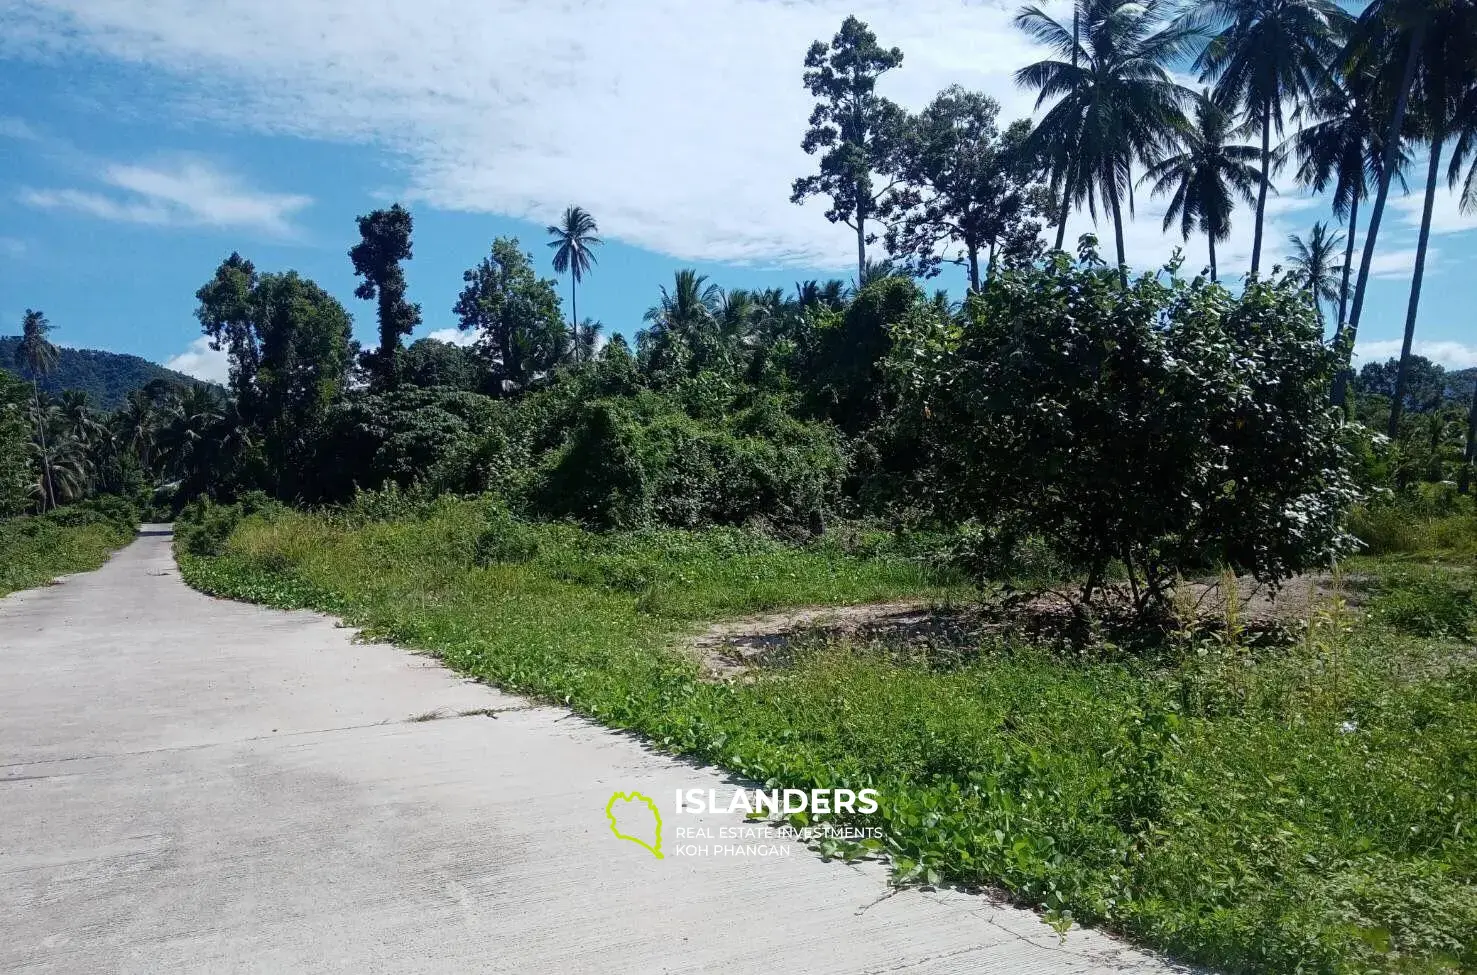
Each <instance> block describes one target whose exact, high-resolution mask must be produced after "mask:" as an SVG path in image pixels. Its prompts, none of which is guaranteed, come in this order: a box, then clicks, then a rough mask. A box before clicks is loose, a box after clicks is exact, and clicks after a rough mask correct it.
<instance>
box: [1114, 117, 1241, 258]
mask: <svg viewBox="0 0 1477 975" xmlns="http://www.w3.org/2000/svg"><path fill="white" fill-rule="evenodd" d="M1231 123H1232V119H1231V114H1230V113H1229V112H1227V111H1226V110H1225V109H1224V108H1222V107H1221V106H1219V105H1217V104H1216V103H1215V100H1214V99H1213V98H1211V97H1210V94H1209V92H1202V93H1201V94H1200V95H1199V96H1198V97H1197V98H1196V100H1195V123H1194V125H1193V126H1191V127H1188V128H1186V129H1185V131H1184V133H1183V134H1182V135H1181V136H1180V140H1181V147H1180V150H1179V151H1178V152H1174V153H1171V154H1170V155H1167V156H1165V157H1164V158H1163V159H1161V160H1159V161H1158V162H1156V163H1155V164H1154V165H1152V166H1150V167H1149V169H1148V171H1147V172H1146V173H1144V178H1143V180H1142V182H1146V183H1150V182H1151V183H1152V184H1153V190H1152V193H1153V195H1154V196H1159V195H1161V194H1164V193H1171V194H1172V195H1171V196H1170V199H1169V207H1168V208H1167V209H1166V210H1165V211H1164V229H1165V230H1168V229H1169V227H1170V224H1172V223H1174V221H1175V220H1176V218H1178V220H1179V222H1180V236H1181V237H1182V238H1183V239H1184V240H1189V239H1190V234H1191V233H1192V232H1194V230H1195V229H1196V227H1197V226H1198V227H1199V229H1200V232H1201V233H1203V234H1205V237H1206V240H1207V241H1208V243H1209V246H1210V280H1212V281H1214V280H1216V263H1215V245H1216V241H1219V240H1225V239H1226V238H1227V237H1228V236H1230V234H1231V211H1232V209H1234V208H1235V206H1236V201H1235V199H1234V198H1235V197H1239V198H1241V199H1242V200H1244V201H1245V202H1247V203H1250V202H1251V201H1252V195H1253V194H1252V190H1253V187H1255V186H1257V185H1258V184H1259V183H1261V181H1262V172H1261V170H1260V169H1259V168H1258V167H1257V165H1256V162H1257V151H1256V150H1255V149H1253V148H1252V147H1251V146H1243V145H1233V144H1229V143H1228V142H1227V141H1226V140H1227V139H1229V138H1230V135H1231Z"/></svg>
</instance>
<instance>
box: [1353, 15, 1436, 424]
mask: <svg viewBox="0 0 1477 975" xmlns="http://www.w3.org/2000/svg"><path fill="white" fill-rule="evenodd" d="M1435 6H1436V5H1435V4H1432V3H1429V2H1428V0H1375V2H1374V3H1372V4H1370V5H1369V6H1368V7H1366V8H1365V9H1364V12H1363V13H1361V14H1360V15H1359V20H1358V21H1357V22H1356V23H1355V24H1354V27H1353V30H1352V31H1351V32H1350V37H1349V43H1348V46H1347V48H1346V49H1345V51H1344V55H1343V58H1344V62H1345V74H1346V76H1350V77H1369V78H1371V79H1373V80H1372V82H1371V84H1372V88H1373V90H1374V91H1375V92H1376V96H1375V97H1374V98H1373V100H1372V104H1375V105H1379V106H1381V107H1383V106H1384V105H1386V104H1388V105H1389V106H1390V109H1389V115H1388V121H1387V122H1386V124H1385V131H1384V135H1383V137H1382V138H1381V140H1380V164H1379V168H1378V170H1377V171H1376V173H1375V181H1376V189H1375V194H1374V206H1373V208H1372V209H1371V210H1370V213H1369V228H1368V229H1367V230H1366V231H1365V232H1364V253H1363V255H1361V257H1360V259H1359V277H1358V279H1357V280H1356V281H1355V283H1354V304H1353V307H1352V308H1350V310H1349V325H1348V327H1347V328H1346V329H1345V330H1344V335H1343V341H1344V345H1345V347H1346V348H1348V349H1349V350H1350V351H1351V352H1352V350H1353V347H1354V342H1355V340H1356V339H1357V338H1358V337H1359V319H1360V316H1361V315H1362V314H1363V312H1364V295H1365V291H1366V290H1367V289H1368V287H1369V270H1370V266H1371V264H1373V262H1374V249H1375V243H1376V242H1377V241H1378V240H1379V235H1380V223H1381V221H1382V220H1383V219H1384V216H1385V201H1386V200H1387V199H1389V196H1390V182H1391V180H1392V179H1393V178H1394V176H1395V172H1396V169H1397V163H1398V161H1399V158H1400V150H1401V139H1402V137H1403V135H1404V133H1405V125H1406V113H1407V110H1408V109H1409V107H1410V91H1411V88H1412V86H1413V85H1414V84H1415V77H1416V69H1417V68H1418V67H1419V66H1420V62H1421V50H1422V49H1423V47H1424V46H1425V43H1426V36H1427V34H1428V32H1429V30H1430V28H1431V22H1432V20H1433V15H1434V13H1435ZM1348 382H1349V370H1348V369H1344V370H1343V371H1342V372H1340V373H1339V377H1338V379H1337V380H1336V381H1335V382H1334V389H1333V401H1334V403H1335V404H1336V405H1342V404H1343V402H1344V396H1345V394H1346V391H1347V389H1348Z"/></svg>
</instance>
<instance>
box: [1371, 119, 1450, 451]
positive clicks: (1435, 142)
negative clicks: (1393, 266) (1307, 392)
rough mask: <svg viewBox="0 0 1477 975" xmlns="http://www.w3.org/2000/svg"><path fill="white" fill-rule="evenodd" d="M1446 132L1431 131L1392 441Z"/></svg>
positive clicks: (1392, 412) (1392, 403)
mask: <svg viewBox="0 0 1477 975" xmlns="http://www.w3.org/2000/svg"><path fill="white" fill-rule="evenodd" d="M1445 141H1446V134H1445V133H1444V132H1443V131H1442V127H1441V126H1439V125H1438V126H1436V127H1435V128H1434V130H1433V131H1432V133H1431V153H1430V155H1431V158H1430V162H1429V163H1428V164H1427V166H1426V202H1425V207H1424V208H1423V209H1422V210H1421V232H1420V236H1419V237H1417V238H1416V244H1415V273H1414V274H1412V275H1411V279H1410V303H1409V304H1408V305H1407V306H1406V308H1405V341H1404V342H1403V343H1402V344H1401V346H1400V365H1399V366H1398V367H1397V368H1396V370H1395V398H1394V399H1392V400H1391V401H1390V426H1389V428H1388V429H1387V430H1386V431H1385V433H1386V435H1387V436H1389V438H1390V439H1391V440H1394V439H1396V438H1397V437H1398V436H1399V434H1400V413H1401V410H1402V409H1403V406H1404V400H1405V375H1406V372H1407V371H1408V370H1409V367H1410V346H1411V343H1412V342H1413V341H1414V340H1415V318H1416V312H1417V311H1418V310H1419V308H1420V306H1421V278H1422V277H1424V275H1425V273H1426V244H1427V243H1428V242H1429V241H1430V239H1431V208H1432V207H1433V206H1434V205H1435V203H1436V180H1437V178H1438V177H1439V176H1440V170H1441V150H1442V149H1443V148H1444V147H1443V145H1442V143H1443V142H1445Z"/></svg>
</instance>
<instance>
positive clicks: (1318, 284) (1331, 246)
mask: <svg viewBox="0 0 1477 975" xmlns="http://www.w3.org/2000/svg"><path fill="white" fill-rule="evenodd" d="M1343 241H1344V237H1343V235H1342V234H1340V233H1339V232H1338V231H1337V230H1335V231H1332V232H1330V231H1329V229H1328V224H1326V223H1324V222H1323V221H1321V220H1320V221H1319V222H1318V223H1315V224H1313V231H1312V233H1310V234H1308V239H1307V240H1304V239H1303V238H1301V237H1299V236H1298V235H1297V234H1291V235H1289V236H1288V238H1287V242H1288V243H1289V244H1291V245H1292V258H1291V260H1290V261H1289V263H1290V264H1291V265H1292V269H1293V272H1294V273H1296V274H1297V275H1298V276H1299V277H1300V278H1302V279H1303V287H1305V288H1307V289H1308V294H1310V295H1312V297H1313V307H1314V308H1317V309H1318V317H1319V318H1320V319H1322V318H1323V303H1324V302H1325V301H1326V302H1328V303H1329V304H1330V305H1332V304H1334V303H1336V302H1337V301H1338V300H1339V289H1338V285H1336V284H1335V283H1334V281H1335V279H1336V278H1337V277H1338V276H1339V275H1340V274H1342V273H1343V270H1344V268H1343V266H1342V265H1339V264H1335V263H1334V261H1335V260H1336V259H1337V258H1338V247H1339V244H1341V243H1343Z"/></svg>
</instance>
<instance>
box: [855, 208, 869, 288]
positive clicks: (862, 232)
mask: <svg viewBox="0 0 1477 975" xmlns="http://www.w3.org/2000/svg"><path fill="white" fill-rule="evenodd" d="M866 283H867V217H866V210H864V209H863V208H862V205H861V204H860V203H858V204H857V205H856V287H857V290H858V291H860V290H861V289H862V288H863V286H865V285H866Z"/></svg>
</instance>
